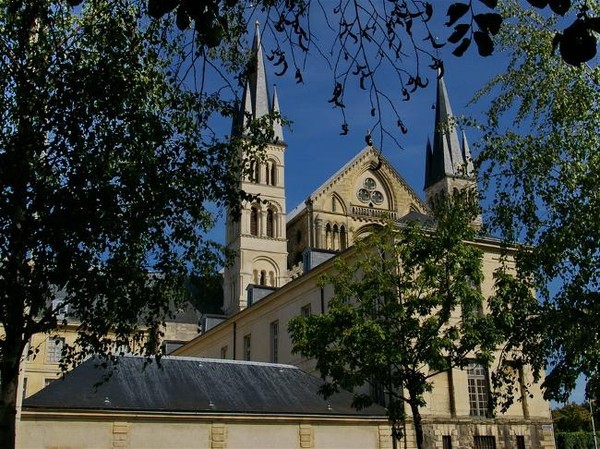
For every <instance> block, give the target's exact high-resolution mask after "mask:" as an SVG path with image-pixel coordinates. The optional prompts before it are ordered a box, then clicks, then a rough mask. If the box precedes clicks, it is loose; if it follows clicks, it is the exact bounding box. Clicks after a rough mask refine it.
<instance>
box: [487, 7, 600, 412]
mask: <svg viewBox="0 0 600 449" xmlns="http://www.w3.org/2000/svg"><path fill="white" fill-rule="evenodd" d="M588 5H589V7H590V13H591V14H598V12H599V11H600V6H599V4H598V2H588ZM502 13H503V14H504V15H505V17H510V18H512V19H511V20H508V19H507V20H505V23H504V27H503V30H502V32H501V33H500V34H499V36H498V43H499V45H500V47H501V49H502V51H504V52H507V53H508V54H509V55H510V62H509V66H508V70H507V71H506V72H505V73H503V74H501V75H499V76H497V77H496V78H495V79H494V80H493V81H492V83H491V84H490V85H488V86H487V87H486V89H484V91H483V92H482V93H481V95H485V94H488V93H494V94H496V97H495V98H494V99H493V101H492V103H491V107H490V110H489V113H488V120H487V123H486V124H485V125H484V126H483V131H484V138H483V140H482V142H481V145H480V154H479V156H478V159H479V165H480V166H481V167H482V173H483V178H484V182H485V183H486V186H487V189H488V191H489V192H490V196H491V199H492V205H491V209H490V214H489V223H490V228H491V230H492V232H495V233H498V235H501V236H502V237H503V238H504V239H506V240H507V241H508V242H511V243H512V242H516V241H519V242H522V243H524V244H525V245H524V246H522V247H521V248H522V251H520V253H519V256H518V258H517V261H518V267H519V273H520V275H521V277H522V279H523V280H524V281H526V282H529V283H530V284H531V287H532V288H533V289H535V290H536V292H537V294H538V298H539V301H540V307H539V310H537V311H536V312H535V313H532V314H531V315H529V316H526V315H522V316H521V317H520V319H519V323H520V325H521V326H522V327H523V331H522V332H521V334H520V336H519V338H517V339H516V340H514V341H510V342H509V346H510V347H513V348H515V347H519V348H522V349H523V356H524V359H523V362H524V363H531V364H533V366H535V367H536V368H537V369H538V372H540V371H542V370H544V368H545V367H546V366H548V369H549V372H548V375H547V377H546V379H545V381H544V383H543V387H544V389H545V395H546V397H547V398H551V399H555V400H558V401H561V402H564V401H566V400H567V399H568V396H569V393H570V392H571V391H572V390H573V389H574V388H575V383H576V380H577V378H578V377H579V376H580V375H583V376H585V377H586V378H587V379H588V382H589V383H588V387H589V388H590V390H589V391H588V393H592V394H596V392H597V391H598V390H597V389H595V387H594V385H598V384H597V382H598V377H599V375H600V363H599V361H600V357H599V356H598V354H600V343H599V341H600V340H599V339H598V338H597V337H598V335H599V334H600V301H599V299H600V296H599V293H598V286H599V285H600V246H599V242H600V223H599V221H598V217H600V197H599V195H598V192H599V191H600V153H599V152H598V148H600V137H599V136H600V133H599V131H600V103H599V102H598V94H599V92H600V69H599V68H598V67H597V66H596V67H589V66H582V67H571V66H569V65H566V64H564V63H563V62H562V61H561V60H559V59H556V58H554V57H552V56H551V43H550V38H551V33H550V31H549V30H550V29H552V27H553V26H554V19H553V18H549V19H548V18H543V17H541V16H539V15H538V14H535V13H533V12H532V11H530V10H527V9H523V8H521V7H520V6H519V4H518V3H517V2H515V1H512V2H506V5H505V7H504V9H502ZM503 307H504V308H505V309H509V308H512V310H514V309H515V308H514V307H512V306H511V305H510V304H505V305H504V306H503Z"/></svg>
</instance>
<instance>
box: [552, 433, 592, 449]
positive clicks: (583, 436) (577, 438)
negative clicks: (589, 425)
mask: <svg viewBox="0 0 600 449" xmlns="http://www.w3.org/2000/svg"><path fill="white" fill-rule="evenodd" d="M554 438H555V440H556V449H595V446H594V434H593V433H592V432H556V433H555V434H554ZM596 439H597V441H598V444H599V445H600V432H596Z"/></svg>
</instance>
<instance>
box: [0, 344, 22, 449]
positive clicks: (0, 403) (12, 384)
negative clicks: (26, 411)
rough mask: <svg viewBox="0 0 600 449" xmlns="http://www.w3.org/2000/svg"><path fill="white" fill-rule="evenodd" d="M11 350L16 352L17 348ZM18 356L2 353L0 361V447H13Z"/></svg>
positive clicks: (3, 448) (8, 448)
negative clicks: (0, 380) (0, 379)
mask: <svg viewBox="0 0 600 449" xmlns="http://www.w3.org/2000/svg"><path fill="white" fill-rule="evenodd" d="M9 350H10V348H9ZM12 351H14V352H17V348H16V347H15V348H13V350H12ZM20 356H21V354H14V353H13V354H6V353H3V354H2V360H1V361H0V375H1V376H2V385H1V387H0V449H13V448H14V447H15V438H16V422H17V395H18V389H19V360H20Z"/></svg>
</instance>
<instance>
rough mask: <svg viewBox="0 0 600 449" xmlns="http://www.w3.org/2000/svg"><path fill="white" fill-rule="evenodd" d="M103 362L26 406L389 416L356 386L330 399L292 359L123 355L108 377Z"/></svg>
mask: <svg viewBox="0 0 600 449" xmlns="http://www.w3.org/2000/svg"><path fill="white" fill-rule="evenodd" d="M98 365H99V361H98V360H97V359H90V360H88V361H86V362H85V363H83V364H82V365H80V366H79V367H77V368H75V369H74V370H73V371H72V372H70V373H68V374H67V375H66V376H65V377H64V379H62V380H58V381H56V382H53V383H52V384H50V385H49V386H48V387H46V388H44V389H43V390H41V391H40V392H38V393H37V394H35V395H33V396H31V397H30V398H27V399H25V400H24V402H23V409H24V410H33V409H52V410H60V409H63V410H64V409H69V410H73V409H79V410H103V411H107V412H110V411H138V412H142V411H145V412H187V413H190V412H194V413H229V414H268V415H325V416H340V415H342V416H371V417H385V409H384V408H382V407H379V406H372V407H369V408H366V409H363V410H360V411H356V410H355V409H353V408H352V407H350V404H351V402H352V395H351V394H350V393H348V392H341V393H339V394H336V395H334V396H332V397H331V398H329V399H328V400H325V399H323V398H322V397H321V396H319V394H318V389H319V387H320V386H321V385H322V383H323V381H322V380H321V379H319V378H317V377H314V376H311V375H309V374H307V373H305V372H304V371H302V370H300V369H299V368H297V367H294V366H290V365H281V364H272V363H259V362H242V361H234V360H215V359H201V358H192V357H163V358H162V359H161V361H160V366H159V364H158V363H156V362H152V363H147V360H146V359H145V358H143V357H122V358H121V359H120V360H119V363H118V365H117V366H116V369H114V370H113V371H112V376H111V377H110V378H109V379H108V380H107V381H106V382H104V383H101V382H102V381H103V380H104V376H106V375H107V374H108V371H107V370H105V369H102V368H99V367H98ZM98 383H101V384H100V385H99V386H98V387H97V388H95V387H94V385H95V384H98Z"/></svg>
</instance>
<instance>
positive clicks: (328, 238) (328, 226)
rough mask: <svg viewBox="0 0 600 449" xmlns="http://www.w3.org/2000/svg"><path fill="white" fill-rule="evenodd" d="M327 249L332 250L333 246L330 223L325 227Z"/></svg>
mask: <svg viewBox="0 0 600 449" xmlns="http://www.w3.org/2000/svg"><path fill="white" fill-rule="evenodd" d="M325 248H326V249H331V248H332V244H331V225H330V224H329V223H327V225H326V226H325Z"/></svg>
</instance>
